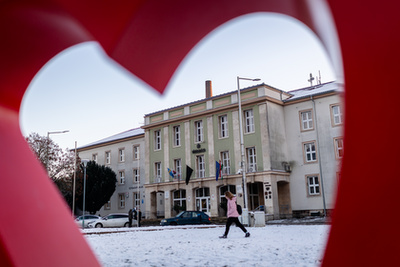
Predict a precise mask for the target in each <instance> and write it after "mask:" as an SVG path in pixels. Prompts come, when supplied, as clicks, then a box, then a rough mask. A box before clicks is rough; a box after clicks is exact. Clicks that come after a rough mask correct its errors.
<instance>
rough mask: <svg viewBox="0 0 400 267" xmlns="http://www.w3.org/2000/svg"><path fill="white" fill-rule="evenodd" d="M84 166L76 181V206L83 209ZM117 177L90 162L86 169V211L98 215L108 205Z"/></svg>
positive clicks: (111, 171) (106, 168) (110, 170)
mask: <svg viewBox="0 0 400 267" xmlns="http://www.w3.org/2000/svg"><path fill="white" fill-rule="evenodd" d="M83 174H84V169H83V164H80V168H79V170H78V173H77V181H76V192H75V196H76V205H77V207H79V208H80V209H83ZM116 183H117V175H116V174H115V172H114V171H113V170H112V169H111V168H109V167H106V166H104V165H98V164H97V163H96V162H95V161H89V162H88V163H87V167H86V200H85V211H88V212H89V213H92V214H94V213H96V212H97V211H98V210H100V209H101V207H102V206H103V205H104V204H106V203H107V202H108V201H109V200H110V198H111V196H112V195H113V194H114V192H115V188H116Z"/></svg>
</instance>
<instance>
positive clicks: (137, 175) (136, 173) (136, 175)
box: [133, 168, 140, 183]
mask: <svg viewBox="0 0 400 267" xmlns="http://www.w3.org/2000/svg"><path fill="white" fill-rule="evenodd" d="M133 182H134V183H140V170H139V169H138V168H135V169H133Z"/></svg>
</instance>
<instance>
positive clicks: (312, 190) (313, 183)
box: [306, 174, 321, 196]
mask: <svg viewBox="0 0 400 267" xmlns="http://www.w3.org/2000/svg"><path fill="white" fill-rule="evenodd" d="M306 180H307V193H308V195H309V196H319V195H321V185H320V181H319V175H317V174H313V175H307V176H306Z"/></svg>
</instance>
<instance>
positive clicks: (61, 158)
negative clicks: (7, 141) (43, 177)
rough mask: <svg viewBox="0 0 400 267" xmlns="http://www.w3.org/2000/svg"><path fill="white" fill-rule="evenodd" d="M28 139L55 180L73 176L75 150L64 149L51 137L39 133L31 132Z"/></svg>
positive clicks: (38, 157)
mask: <svg viewBox="0 0 400 267" xmlns="http://www.w3.org/2000/svg"><path fill="white" fill-rule="evenodd" d="M26 141H27V142H28V144H29V146H30V148H31V150H32V151H33V153H34V154H35V155H36V158H37V159H38V160H39V161H40V162H41V163H42V165H43V167H44V168H45V169H47V172H48V175H49V177H50V178H51V179H52V180H53V181H54V180H57V179H60V178H66V177H71V175H72V174H73V173H74V159H75V153H74V152H73V151H69V150H68V149H66V150H65V151H62V149H61V148H60V147H59V146H58V144H56V143H55V142H54V141H53V140H51V138H47V137H46V136H41V135H39V134H38V133H31V134H29V136H28V137H26Z"/></svg>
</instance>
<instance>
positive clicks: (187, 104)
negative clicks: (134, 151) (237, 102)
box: [144, 83, 287, 117]
mask: <svg viewBox="0 0 400 267" xmlns="http://www.w3.org/2000/svg"><path fill="white" fill-rule="evenodd" d="M262 86H267V87H269V88H270V89H273V90H277V91H279V92H282V93H287V92H285V91H283V90H281V89H278V88H275V87H273V86H271V85H268V84H266V83H260V84H256V85H252V86H249V87H245V88H241V89H240V91H241V92H244V91H246V90H250V89H254V88H258V87H262ZM232 94H237V90H235V91H230V92H227V93H223V94H219V95H215V96H212V97H210V98H203V99H199V100H196V101H193V102H189V103H185V104H182V105H179V106H175V107H170V108H166V109H163V110H158V111H154V112H151V113H148V114H145V115H144V116H145V117H148V116H151V115H154V114H157V113H161V112H165V111H167V110H172V109H176V108H182V107H185V106H190V105H193V104H196V103H201V102H204V101H208V100H212V99H215V98H219V97H224V96H227V95H232Z"/></svg>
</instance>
